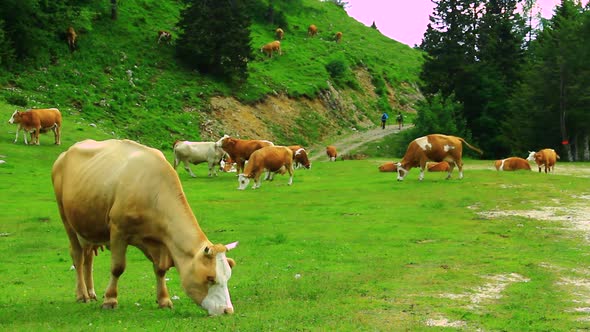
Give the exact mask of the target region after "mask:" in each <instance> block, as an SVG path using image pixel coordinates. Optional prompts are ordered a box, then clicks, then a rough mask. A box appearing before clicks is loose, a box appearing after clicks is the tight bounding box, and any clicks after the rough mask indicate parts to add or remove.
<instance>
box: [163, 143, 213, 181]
mask: <svg viewBox="0 0 590 332" xmlns="http://www.w3.org/2000/svg"><path fill="white" fill-rule="evenodd" d="M172 148H173V150H174V169H176V168H177V167H178V164H180V162H182V163H183V164H184V169H185V170H186V171H187V172H188V173H189V174H190V175H191V176H192V177H196V175H195V174H194V173H193V171H192V170H191V169H190V167H189V165H190V164H195V165H198V164H200V163H204V162H206V163H207V165H208V166H209V176H212V175H213V174H215V176H217V169H216V166H217V165H218V164H219V161H220V160H221V158H222V157H223V154H224V152H223V149H221V148H220V147H218V146H216V145H215V142H189V141H178V140H177V141H176V142H174V144H173V145H172Z"/></svg>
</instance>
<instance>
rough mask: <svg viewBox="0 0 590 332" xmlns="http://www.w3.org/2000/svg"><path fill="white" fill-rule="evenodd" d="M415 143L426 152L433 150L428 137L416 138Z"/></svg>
mask: <svg viewBox="0 0 590 332" xmlns="http://www.w3.org/2000/svg"><path fill="white" fill-rule="evenodd" d="M414 141H415V142H416V144H418V146H419V147H420V148H421V149H422V150H424V151H426V150H430V149H431V148H432V144H430V142H428V137H426V136H423V137H420V138H416V139H415V140H414Z"/></svg>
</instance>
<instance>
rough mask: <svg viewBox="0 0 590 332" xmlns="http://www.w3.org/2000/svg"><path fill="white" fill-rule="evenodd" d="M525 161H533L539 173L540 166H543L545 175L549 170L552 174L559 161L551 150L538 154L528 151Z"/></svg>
mask: <svg viewBox="0 0 590 332" xmlns="http://www.w3.org/2000/svg"><path fill="white" fill-rule="evenodd" d="M526 159H527V160H530V161H534V162H535V163H536V164H537V166H538V167H539V173H541V166H545V173H547V171H548V170H549V172H552V171H554V170H555V163H556V162H557V159H559V155H558V154H557V153H556V152H555V150H553V149H543V150H540V151H539V152H535V151H529V156H528V157H527V158H526Z"/></svg>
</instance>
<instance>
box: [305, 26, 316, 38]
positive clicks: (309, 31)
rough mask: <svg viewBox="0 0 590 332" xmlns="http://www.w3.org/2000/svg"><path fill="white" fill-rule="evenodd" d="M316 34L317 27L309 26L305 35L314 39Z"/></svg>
mask: <svg viewBox="0 0 590 332" xmlns="http://www.w3.org/2000/svg"><path fill="white" fill-rule="evenodd" d="M317 33H318V27H316V26H315V24H312V25H310V26H309V28H307V35H308V36H310V37H314V36H315V35H317Z"/></svg>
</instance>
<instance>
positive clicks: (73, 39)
mask: <svg viewBox="0 0 590 332" xmlns="http://www.w3.org/2000/svg"><path fill="white" fill-rule="evenodd" d="M77 39H78V35H77V34H76V30H74V27H72V26H70V27H68V29H67V30H66V41H67V42H68V47H69V48H70V52H74V50H75V49H76V46H77V44H76V43H77Z"/></svg>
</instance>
